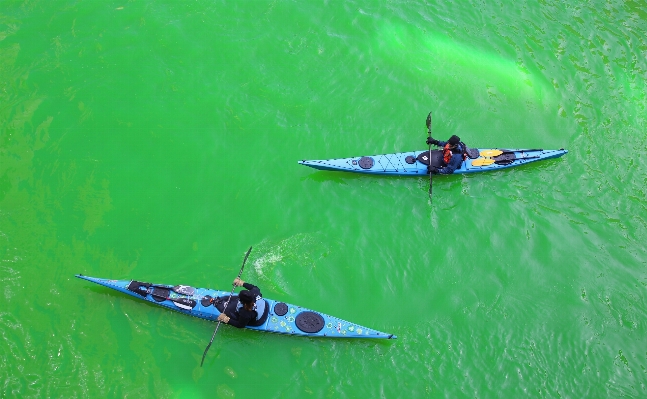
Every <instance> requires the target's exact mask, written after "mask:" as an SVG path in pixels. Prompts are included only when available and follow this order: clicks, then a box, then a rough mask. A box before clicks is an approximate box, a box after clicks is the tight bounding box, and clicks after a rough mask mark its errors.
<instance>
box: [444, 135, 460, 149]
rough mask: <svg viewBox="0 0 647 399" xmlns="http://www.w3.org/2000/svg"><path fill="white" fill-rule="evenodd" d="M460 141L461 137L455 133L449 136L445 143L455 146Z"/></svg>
mask: <svg viewBox="0 0 647 399" xmlns="http://www.w3.org/2000/svg"><path fill="white" fill-rule="evenodd" d="M460 142H461V138H460V137H458V136H456V135H453V136H452V137H450V138H449V140H447V143H448V144H449V145H451V146H452V147H456V146H457V145H458V143H460Z"/></svg>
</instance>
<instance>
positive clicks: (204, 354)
mask: <svg viewBox="0 0 647 399" xmlns="http://www.w3.org/2000/svg"><path fill="white" fill-rule="evenodd" d="M250 252H252V247H249V249H248V250H247V253H246V254H245V259H243V265H242V266H241V267H240V271H239V272H238V277H236V278H240V276H241V275H242V274H243V269H244V268H245V262H247V258H248V257H249V253H250ZM232 285H233V286H234V288H232V289H231V293H230V294H229V298H227V302H225V307H224V309H223V313H224V311H225V310H226V309H227V305H229V301H230V300H231V297H232V296H233V295H234V290H236V285H234V284H232ZM220 323H221V321H220V320H218V324H217V325H216V329H215V330H214V332H213V335H212V336H211V341H209V345H207V347H206V349H205V350H204V353H203V354H202V361H201V362H200V367H202V365H203V364H204V358H205V357H206V356H207V352H208V351H209V348H210V347H211V344H212V343H213V340H214V338H216V333H217V332H218V327H220Z"/></svg>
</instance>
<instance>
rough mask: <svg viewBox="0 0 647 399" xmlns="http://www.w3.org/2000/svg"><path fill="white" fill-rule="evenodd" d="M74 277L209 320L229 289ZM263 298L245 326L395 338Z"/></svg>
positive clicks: (281, 331)
mask: <svg viewBox="0 0 647 399" xmlns="http://www.w3.org/2000/svg"><path fill="white" fill-rule="evenodd" d="M76 277H78V278H81V279H84V280H87V281H91V282H93V283H96V284H99V285H102V286H104V287H108V288H112V289H114V290H117V291H119V292H122V293H124V294H128V295H131V296H134V297H137V298H140V299H143V300H145V301H148V302H151V303H154V304H156V305H160V306H163V307H166V308H168V309H171V310H174V311H177V312H180V313H184V314H186V315H189V316H194V317H198V318H201V319H204V320H209V321H216V320H217V318H218V315H220V313H221V312H220V311H219V310H218V309H217V308H216V306H214V305H213V304H212V303H210V299H211V298H219V297H229V294H230V293H231V292H229V291H219V290H213V289H209V288H193V287H189V286H175V287H174V286H170V285H164V284H150V283H141V282H137V281H134V280H110V279H102V278H96V277H88V276H84V275H82V274H77V275H76ZM178 287H179V288H178ZM235 298H236V295H233V296H232V300H233V299H235ZM263 300H264V301H265V307H266V309H268V311H267V316H266V318H265V320H264V321H263V323H262V324H261V325H259V326H247V327H246V328H247V329H250V330H258V331H266V332H272V333H278V334H287V335H301V336H310V337H329V338H384V339H396V338H397V337H396V336H395V335H393V334H387V333H384V332H380V331H377V330H373V329H370V328H366V327H363V326H360V325H358V324H355V323H351V322H348V321H345V320H342V319H339V318H337V317H333V316H329V315H327V314H324V313H320V312H316V311H313V310H310V309H306V308H303V307H301V306H296V305H291V304H287V303H284V302H279V301H274V300H271V299H267V298H263Z"/></svg>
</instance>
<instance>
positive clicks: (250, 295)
mask: <svg viewBox="0 0 647 399" xmlns="http://www.w3.org/2000/svg"><path fill="white" fill-rule="evenodd" d="M234 285H235V286H236V287H245V288H246V289H245V290H242V291H240V292H239V293H238V305H237V306H236V308H233V307H230V306H228V307H227V309H225V311H224V312H223V313H220V315H218V321H222V322H223V323H226V324H229V325H232V326H234V327H238V328H243V327H245V326H247V325H254V324H256V322H257V321H258V320H259V319H260V318H262V317H263V316H264V314H265V301H264V300H263V294H261V290H260V288H258V287H257V286H255V285H253V284H250V283H246V282H244V281H243V280H241V279H240V278H238V277H236V279H235V280H234Z"/></svg>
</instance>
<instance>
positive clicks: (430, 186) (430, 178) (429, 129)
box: [427, 112, 433, 199]
mask: <svg viewBox="0 0 647 399" xmlns="http://www.w3.org/2000/svg"><path fill="white" fill-rule="evenodd" d="M427 131H428V133H429V138H431V112H429V115H428V116H427ZM429 166H431V143H429ZM432 175H433V173H431V171H429V198H430V199H431V188H432V186H433V180H432V179H433V178H432Z"/></svg>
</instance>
